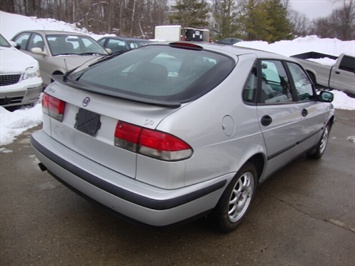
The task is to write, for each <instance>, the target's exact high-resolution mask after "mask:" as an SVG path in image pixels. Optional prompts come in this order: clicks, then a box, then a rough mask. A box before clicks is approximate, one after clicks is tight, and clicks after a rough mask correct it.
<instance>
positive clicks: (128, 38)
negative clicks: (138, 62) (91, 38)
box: [100, 35, 152, 42]
mask: <svg viewBox="0 0 355 266" xmlns="http://www.w3.org/2000/svg"><path fill="white" fill-rule="evenodd" d="M104 38H105V39H107V38H110V39H117V40H124V41H147V42H152V41H151V40H148V39H143V38H132V37H121V36H112V35H108V36H104V37H102V38H100V40H101V39H104Z"/></svg>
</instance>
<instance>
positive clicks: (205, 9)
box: [169, 0, 210, 28]
mask: <svg viewBox="0 0 355 266" xmlns="http://www.w3.org/2000/svg"><path fill="white" fill-rule="evenodd" d="M172 8H173V9H174V10H175V11H176V13H175V14H174V15H171V16H170V17H169V21H170V24H179V25H181V26H182V27H193V28H205V27H207V26H208V24H209V23H208V17H209V16H208V13H209V11H210V8H209V4H208V3H207V1H206V0H177V1H176V5H175V6H172Z"/></svg>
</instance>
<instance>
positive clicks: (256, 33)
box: [238, 0, 292, 42]
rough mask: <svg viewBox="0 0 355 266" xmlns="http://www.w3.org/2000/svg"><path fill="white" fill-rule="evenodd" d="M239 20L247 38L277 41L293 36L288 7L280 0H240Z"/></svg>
mask: <svg viewBox="0 0 355 266" xmlns="http://www.w3.org/2000/svg"><path fill="white" fill-rule="evenodd" d="M239 8H240V14H239V17H238V21H239V23H240V25H242V26H243V34H244V36H245V37H244V38H245V39H246V40H264V41H267V42H275V41H279V40H284V39H290V38H291V32H292V27H291V24H290V22H289V20H288V17H287V8H286V7H285V6H284V5H283V4H282V3H281V1H280V0H242V1H240V6H239Z"/></svg>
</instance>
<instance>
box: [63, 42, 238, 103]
mask: <svg viewBox="0 0 355 266" xmlns="http://www.w3.org/2000/svg"><path fill="white" fill-rule="evenodd" d="M234 66H235V61H234V60H233V59H232V58H230V57H228V56H225V55H222V54H219V53H215V52H210V51H205V50H203V49H202V48H201V49H186V48H181V47H179V48H177V47H171V46H168V45H152V46H145V47H142V48H139V49H136V50H131V51H129V52H126V53H124V54H122V55H119V56H117V57H113V58H112V59H110V60H106V61H103V62H101V63H99V64H95V65H92V66H91V67H89V68H87V69H85V70H83V71H81V72H78V73H75V74H72V75H71V76H70V77H69V79H70V80H71V81H73V80H75V83H77V84H76V85H77V86H79V87H80V88H83V89H88V90H95V92H99V93H103V94H108V95H112V96H116V97H122V98H126V99H133V100H138V101H143V102H148V103H149V102H154V103H164V104H168V103H169V102H170V103H184V102H189V101H192V100H194V99H196V98H198V97H200V96H202V95H204V94H205V93H207V92H208V91H210V90H212V89H213V88H215V87H216V86H217V85H218V84H219V83H221V82H222V81H223V80H224V79H225V78H226V77H227V76H228V75H229V73H230V72H231V71H232V69H233V67H234ZM90 88H91V89H90Z"/></svg>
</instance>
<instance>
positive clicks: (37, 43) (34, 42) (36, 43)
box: [28, 34, 44, 51]
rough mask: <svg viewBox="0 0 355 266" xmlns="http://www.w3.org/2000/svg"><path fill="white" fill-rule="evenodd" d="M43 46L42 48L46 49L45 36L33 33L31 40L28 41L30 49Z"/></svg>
mask: <svg viewBox="0 0 355 266" xmlns="http://www.w3.org/2000/svg"><path fill="white" fill-rule="evenodd" d="M35 47H37V48H41V50H42V51H43V50H44V42H43V38H42V36H41V35H39V34H32V37H31V38H30V41H29V43H28V50H31V49H32V48H35Z"/></svg>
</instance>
